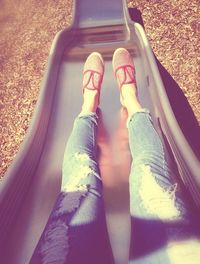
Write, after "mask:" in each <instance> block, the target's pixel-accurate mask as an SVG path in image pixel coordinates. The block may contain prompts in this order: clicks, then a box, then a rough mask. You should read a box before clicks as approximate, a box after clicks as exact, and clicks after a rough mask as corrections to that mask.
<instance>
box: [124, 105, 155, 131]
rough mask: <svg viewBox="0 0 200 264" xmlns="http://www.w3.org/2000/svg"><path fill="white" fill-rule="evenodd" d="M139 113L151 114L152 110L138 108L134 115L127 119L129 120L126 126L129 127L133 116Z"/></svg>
mask: <svg viewBox="0 0 200 264" xmlns="http://www.w3.org/2000/svg"><path fill="white" fill-rule="evenodd" d="M139 113H146V114H148V115H149V114H150V111H149V110H148V109H147V108H142V109H140V110H138V111H137V112H135V113H134V114H132V116H130V117H129V118H128V119H127V122H126V127H127V128H128V126H129V123H130V122H131V121H132V119H133V117H134V116H135V115H137V114H139Z"/></svg>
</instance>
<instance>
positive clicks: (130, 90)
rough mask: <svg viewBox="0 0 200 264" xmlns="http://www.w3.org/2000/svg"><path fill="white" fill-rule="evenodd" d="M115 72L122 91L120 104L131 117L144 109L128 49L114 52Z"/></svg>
mask: <svg viewBox="0 0 200 264" xmlns="http://www.w3.org/2000/svg"><path fill="white" fill-rule="evenodd" d="M113 70H114V73H115V77H116V80H117V83H118V86H119V89H120V102H121V104H122V106H123V107H125V108H126V109H127V111H128V115H129V116H130V115H132V114H133V113H134V112H136V111H138V110H139V109H141V108H142V107H141V105H140V103H139V101H138V98H137V87H136V78H135V66H134V64H133V59H132V58H131V55H130V53H129V52H128V51H127V50H126V49H124V48H119V49H117V50H116V51H115V52H114V55H113Z"/></svg>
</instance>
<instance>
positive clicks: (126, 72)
mask: <svg viewBox="0 0 200 264" xmlns="http://www.w3.org/2000/svg"><path fill="white" fill-rule="evenodd" d="M119 70H122V72H123V77H124V79H123V80H120V79H119V78H117V72H118V71H119ZM115 76H116V78H117V79H118V80H119V82H120V89H121V87H122V86H123V85H124V84H130V83H134V84H136V79H135V68H134V67H133V65H123V66H119V67H118V68H117V69H116V70H115Z"/></svg>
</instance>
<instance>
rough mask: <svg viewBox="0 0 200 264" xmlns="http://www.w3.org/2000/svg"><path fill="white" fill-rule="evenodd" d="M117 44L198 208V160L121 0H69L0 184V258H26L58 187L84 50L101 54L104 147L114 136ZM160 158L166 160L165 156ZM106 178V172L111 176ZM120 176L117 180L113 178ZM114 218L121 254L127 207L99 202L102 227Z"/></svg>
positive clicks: (142, 35) (143, 40)
mask: <svg viewBox="0 0 200 264" xmlns="http://www.w3.org/2000/svg"><path fill="white" fill-rule="evenodd" d="M118 47H125V48H126V49H128V50H129V51H130V52H131V54H132V56H133V58H134V64H135V67H136V79H137V86H138V93H139V98H140V100H141V102H142V104H143V105H144V106H145V107H147V108H149V109H150V111H151V113H152V117H153V122H154V125H155V127H156V129H157V130H158V132H159V134H160V135H161V137H162V139H163V142H164V144H165V145H166V148H168V149H171V153H172V154H173V157H174V160H175V163H176V166H177V168H178V172H179V175H180V179H182V181H183V182H184V184H185V186H186V189H187V190H189V192H190V194H191V196H192V198H193V201H194V203H195V205H196V206H197V207H198V208H200V192H199V190H200V176H199V173H200V172H199V171H200V170H199V168H200V164H199V161H198V159H197V157H196V156H195V154H194V152H193V150H192V149H191V147H190V146H189V144H188V142H187V140H186V139H185V137H184V135H183V133H182V131H181V130H180V128H179V125H178V123H177V121H176V118H175V116H174V114H173V111H172V109H171V106H170V103H169V101H168V98H167V96H166V92H165V89H164V87H163V84H162V81H161V78H160V75H159V72H158V69H157V65H156V62H155V59H154V56H153V53H152V51H151V48H150V46H149V43H148V40H147V38H146V36H145V33H144V30H143V28H142V26H141V25H139V24H138V23H135V22H133V21H131V19H130V17H129V13H128V9H127V4H126V1H125V0H109V1H107V0H101V1H95V4H94V1H93V0H75V1H74V7H73V22H72V24H71V26H70V27H69V28H67V29H64V30H63V31H61V32H59V33H58V34H57V35H56V37H55V39H54V41H53V44H52V47H51V51H50V55H49V60H48V65H47V69H46V73H45V76H44V79H43V83H42V87H41V91H40V95H39V99H38V102H37V105H36V109H35V113H34V117H33V120H32V124H31V126H30V128H29V131H28V134H27V136H26V139H25V141H24V143H23V145H22V147H21V149H20V151H19V153H18V155H17V157H16V158H15V160H14V162H13V163H12V165H11V167H10V168H9V170H8V172H7V173H6V175H5V179H4V180H3V182H2V183H1V186H0V212H1V214H0V248H1V249H2V253H1V259H3V262H2V263H9V264H10V263H15V264H18V263H19V264H21V263H28V261H29V260H30V258H31V255H32V253H33V251H34V249H35V246H36V244H37V242H38V240H39V238H40V235H41V233H42V231H43V229H44V227H45V224H46V222H47V219H48V216H49V214H50V211H51V209H52V207H53V204H54V202H55V199H56V196H57V194H58V192H59V190H60V182H61V176H62V175H61V168H62V160H63V153H64V149H65V144H66V142H67V139H68V137H69V134H70V131H71V128H72V125H73V121H74V118H75V117H76V116H77V114H78V113H79V111H80V107H81V100H82V94H81V92H80V89H81V81H82V74H81V73H82V68H83V63H84V61H85V59H86V57H87V55H88V54H89V53H90V52H92V51H99V52H101V53H102V54H103V57H104V58H105V62H106V73H105V77H104V82H103V89H102V96H101V98H102V99H101V105H100V107H101V109H102V115H103V122H104V127H105V128H106V131H107V133H108V135H109V138H110V146H112V142H114V140H116V138H117V136H116V130H117V129H118V126H117V123H118V119H119V111H120V103H119V92H118V90H117V88H116V82H115V80H114V78H113V72H112V65H111V60H112V54H113V51H114V50H115V49H116V48H118ZM75 102H76V103H75ZM110 102H112V103H110ZM114 133H115V136H114ZM114 138H115V139H114ZM111 153H112V155H113V159H112V160H113V161H114V164H110V166H111V167H117V166H120V159H119V157H117V154H116V152H114V151H112V152H111ZM168 158H169V160H170V162H172V159H171V157H170V155H169V157H168ZM102 166H103V165H102ZM124 166H125V167H126V168H127V170H125V171H127V176H128V168H129V166H130V162H127V163H126V162H125V164H124ZM125 176H126V175H125ZM105 177H106V176H105ZM113 177H114V176H112V175H111V179H113ZM115 177H117V175H115ZM119 178H120V177H119ZM124 179H125V180H124V186H125V188H124V190H122V191H121V193H120V194H121V197H123V199H122V200H123V202H124V204H127V203H128V200H127V195H124V194H125V192H126V193H127V191H128V189H127V185H128V183H127V181H126V178H124ZM122 181H123V180H121V181H120V180H119V181H118V184H119V185H120V184H121V183H122ZM106 182H107V183H106V184H107V185H108V186H109V187H108V188H107V190H108V191H107V194H106V195H107V197H111V196H112V192H111V190H112V183H109V182H108V181H107V180H106ZM105 188H106V187H105ZM109 192H110V193H109ZM123 192H124V193H123ZM105 200H106V198H105ZM108 202H109V201H108ZM115 209H116V208H115ZM113 219H115V221H113ZM116 219H117V220H116ZM120 219H121V221H124V222H123V224H124V230H123V234H121V233H120V232H119V234H118V235H120V236H121V237H120V239H119V238H117V237H114V235H112V234H111V243H112V245H113V247H114V249H115V250H114V251H116V252H117V250H118V251H119V252H121V251H120V249H121V248H122V247H123V246H122V243H121V242H120V241H123V244H124V248H128V240H129V238H128V234H129V220H128V208H125V209H124V210H123V208H120V210H119V211H118V212H117V211H116V210H113V209H112V204H111V203H110V205H109V206H108V207H107V221H108V227H109V230H111V231H112V228H113V227H112V226H114V228H115V227H116V226H117V222H118V220H120ZM119 222H120V221H119ZM110 233H112V232H110ZM113 233H114V232H113ZM11 252H12V253H11ZM120 254H121V255H120ZM126 257H127V254H126V252H125V253H123V252H122V253H119V255H118V256H117V255H116V259H117V258H118V259H123V258H124V259H125V258H126Z"/></svg>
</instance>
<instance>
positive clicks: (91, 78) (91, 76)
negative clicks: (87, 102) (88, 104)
mask: <svg viewBox="0 0 200 264" xmlns="http://www.w3.org/2000/svg"><path fill="white" fill-rule="evenodd" d="M88 73H89V76H88V80H87V82H86V83H85V84H84V85H83V88H82V91H83V93H84V89H88V90H98V91H99V90H100V86H101V83H102V80H103V74H101V73H100V72H98V71H94V70H86V71H84V73H83V78H84V76H85V74H88ZM95 75H97V76H98V79H97V84H96V83H95V79H94V78H95ZM89 84H90V85H91V84H92V87H88V85H89Z"/></svg>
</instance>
